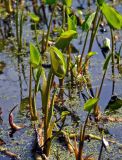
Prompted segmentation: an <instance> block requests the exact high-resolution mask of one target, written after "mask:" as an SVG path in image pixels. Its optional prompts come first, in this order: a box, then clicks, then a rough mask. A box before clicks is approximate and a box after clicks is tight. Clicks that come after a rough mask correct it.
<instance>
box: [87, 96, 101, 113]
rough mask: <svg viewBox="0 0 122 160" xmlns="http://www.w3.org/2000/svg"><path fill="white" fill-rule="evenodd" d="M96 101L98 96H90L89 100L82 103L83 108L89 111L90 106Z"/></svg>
mask: <svg viewBox="0 0 122 160" xmlns="http://www.w3.org/2000/svg"><path fill="white" fill-rule="evenodd" d="M97 102H98V98H90V99H89V100H87V101H86V103H85V104H84V110H85V111H88V112H91V110H92V108H93V107H94V105H95V104H96V103H97Z"/></svg>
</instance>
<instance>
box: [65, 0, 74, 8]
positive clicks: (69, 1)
mask: <svg viewBox="0 0 122 160" xmlns="http://www.w3.org/2000/svg"><path fill="white" fill-rule="evenodd" d="M63 4H65V5H66V6H67V7H71V5H72V0H63Z"/></svg>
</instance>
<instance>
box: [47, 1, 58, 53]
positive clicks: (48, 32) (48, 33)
mask: <svg viewBox="0 0 122 160" xmlns="http://www.w3.org/2000/svg"><path fill="white" fill-rule="evenodd" d="M56 6H57V3H56V4H55V5H54V8H53V12H52V15H51V18H50V23H49V28H48V31H47V37H46V45H45V51H46V50H47V48H48V39H49V35H50V30H51V24H52V20H53V16H54V13H55V9H56Z"/></svg>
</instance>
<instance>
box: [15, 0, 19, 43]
mask: <svg viewBox="0 0 122 160" xmlns="http://www.w3.org/2000/svg"><path fill="white" fill-rule="evenodd" d="M18 11H19V9H18V1H17V4H16V38H17V43H18V46H19V26H18V25H19V24H18Z"/></svg>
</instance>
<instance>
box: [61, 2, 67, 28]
mask: <svg viewBox="0 0 122 160" xmlns="http://www.w3.org/2000/svg"><path fill="white" fill-rule="evenodd" d="M65 21H66V20H65V5H63V18H62V28H63V29H64V30H65Z"/></svg>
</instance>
